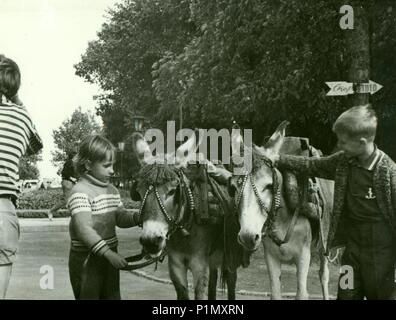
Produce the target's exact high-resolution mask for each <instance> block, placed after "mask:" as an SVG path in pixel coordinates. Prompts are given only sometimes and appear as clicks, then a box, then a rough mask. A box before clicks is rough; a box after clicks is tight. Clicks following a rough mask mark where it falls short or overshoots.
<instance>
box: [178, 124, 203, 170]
mask: <svg viewBox="0 0 396 320" xmlns="http://www.w3.org/2000/svg"><path fill="white" fill-rule="evenodd" d="M183 130H188V131H189V132H188V133H189V134H186V132H184V134H183V133H182V135H183V137H186V136H187V137H188V136H189V138H188V139H187V141H186V142H184V143H183V144H182V145H181V146H179V148H177V150H176V165H177V166H178V167H186V166H187V163H188V162H189V161H190V160H193V159H194V160H196V151H197V149H198V146H199V143H200V142H198V143H197V141H196V140H197V139H196V137H195V132H194V131H193V130H191V129H183ZM180 132H181V131H179V133H180ZM179 133H178V134H179Z"/></svg>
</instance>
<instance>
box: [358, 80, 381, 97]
mask: <svg viewBox="0 0 396 320" xmlns="http://www.w3.org/2000/svg"><path fill="white" fill-rule="evenodd" d="M381 88H382V86H381V85H380V84H378V83H375V82H374V81H371V80H369V83H360V84H358V85H357V88H356V92H357V93H370V94H374V93H376V92H377V91H379V90H381Z"/></svg>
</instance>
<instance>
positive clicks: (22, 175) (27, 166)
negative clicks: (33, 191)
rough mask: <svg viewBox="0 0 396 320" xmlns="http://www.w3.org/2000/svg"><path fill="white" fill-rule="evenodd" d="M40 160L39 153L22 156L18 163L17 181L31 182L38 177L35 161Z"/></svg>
mask: <svg viewBox="0 0 396 320" xmlns="http://www.w3.org/2000/svg"><path fill="white" fill-rule="evenodd" d="M40 160H41V153H39V154H38V155H31V156H24V157H22V158H21V160H20V161H19V179H21V180H31V179H38V178H39V177H40V171H39V169H38V168H37V161H40Z"/></svg>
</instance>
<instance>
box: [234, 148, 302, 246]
mask: <svg viewBox="0 0 396 320" xmlns="http://www.w3.org/2000/svg"><path fill="white" fill-rule="evenodd" d="M261 160H262V162H263V164H265V165H267V166H268V167H269V168H270V169H271V171H272V180H273V190H274V191H275V192H274V193H273V194H274V196H273V199H272V203H271V208H268V207H267V206H266V205H265V203H264V202H263V200H262V199H261V197H260V195H259V193H258V190H257V186H256V185H255V183H254V181H253V177H252V174H251V173H246V174H245V175H243V178H242V177H241V178H240V179H241V180H240V182H238V184H240V185H241V189H240V192H239V193H238V195H237V198H236V207H237V209H238V208H239V206H240V203H241V200H242V196H243V192H244V190H245V187H246V183H247V181H248V180H249V181H250V185H251V187H252V189H253V193H254V195H255V196H256V199H257V201H258V203H259V206H260V209H261V210H262V211H264V212H265V214H266V215H267V220H266V221H265V224H264V226H263V232H262V236H263V237H264V236H267V235H268V237H269V238H270V239H271V240H272V241H273V242H274V243H275V244H277V245H278V246H281V245H282V244H285V243H287V242H289V240H290V237H291V234H292V232H293V229H294V226H295V224H296V222H297V217H298V215H299V212H300V206H298V207H297V208H296V210H295V211H294V213H293V217H292V220H291V222H290V224H289V227H288V229H287V232H286V234H285V237H284V238H283V240H282V239H280V238H279V237H278V236H277V235H276V233H275V231H274V222H275V219H276V213H277V211H278V210H279V209H280V208H281V184H280V183H279V179H278V173H277V169H276V168H275V166H274V165H273V163H272V161H271V160H270V159H268V158H267V157H263V156H261Z"/></svg>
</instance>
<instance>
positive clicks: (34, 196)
mask: <svg viewBox="0 0 396 320" xmlns="http://www.w3.org/2000/svg"><path fill="white" fill-rule="evenodd" d="M120 195H121V199H122V202H123V203H124V206H125V208H127V209H137V208H139V205H140V203H139V202H135V201H132V200H131V199H130V197H129V191H126V190H120ZM61 201H63V192H62V189H60V188H56V189H47V190H42V189H41V190H32V191H28V192H25V193H22V195H21V196H20V198H19V207H18V209H22V210H27V209H32V210H38V209H45V210H48V209H50V208H52V207H53V206H54V205H55V204H58V203H59V202H61Z"/></svg>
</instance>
